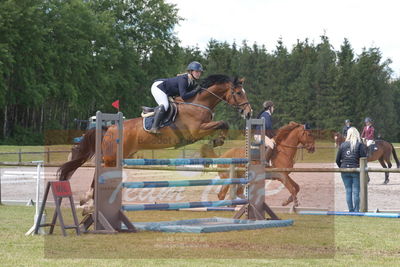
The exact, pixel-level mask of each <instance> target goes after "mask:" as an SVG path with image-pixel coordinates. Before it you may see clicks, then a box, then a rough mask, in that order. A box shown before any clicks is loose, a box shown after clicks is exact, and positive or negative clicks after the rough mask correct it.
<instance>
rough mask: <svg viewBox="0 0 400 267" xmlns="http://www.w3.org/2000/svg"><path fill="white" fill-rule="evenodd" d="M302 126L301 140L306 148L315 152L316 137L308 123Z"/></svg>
mask: <svg viewBox="0 0 400 267" xmlns="http://www.w3.org/2000/svg"><path fill="white" fill-rule="evenodd" d="M301 126H302V127H299V129H300V133H299V135H300V137H299V142H300V143H301V144H302V145H303V146H304V147H305V149H306V150H307V151H308V152H309V153H313V152H314V151H315V138H314V136H313V134H312V132H311V130H310V129H309V128H308V127H307V125H306V124H305V125H301Z"/></svg>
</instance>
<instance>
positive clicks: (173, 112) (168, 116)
mask: <svg viewBox="0 0 400 267" xmlns="http://www.w3.org/2000/svg"><path fill="white" fill-rule="evenodd" d="M154 109H155V108H152V107H145V106H142V114H141V116H142V117H143V129H144V130H145V131H147V132H148V131H149V130H150V129H151V126H152V125H153V121H154ZM177 115H178V107H177V104H176V103H175V102H171V100H170V101H169V108H168V110H167V112H166V113H165V115H164V118H163V120H162V121H161V124H160V128H163V127H165V126H168V125H170V124H171V123H173V122H174V121H175V119H176V116H177Z"/></svg>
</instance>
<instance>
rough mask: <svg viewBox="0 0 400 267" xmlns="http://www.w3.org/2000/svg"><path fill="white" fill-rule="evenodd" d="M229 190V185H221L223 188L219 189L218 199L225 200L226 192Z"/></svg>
mask: <svg viewBox="0 0 400 267" xmlns="http://www.w3.org/2000/svg"><path fill="white" fill-rule="evenodd" d="M228 190H229V185H223V186H222V187H221V190H219V193H218V199H219V200H224V199H225V196H226V194H227V193H228Z"/></svg>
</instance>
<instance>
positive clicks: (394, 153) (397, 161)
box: [390, 144, 400, 168]
mask: <svg viewBox="0 0 400 267" xmlns="http://www.w3.org/2000/svg"><path fill="white" fill-rule="evenodd" d="M390 145H391V146H392V153H393V158H394V160H395V161H396V165H397V168H400V162H399V159H398V158H397V153H396V149H394V146H393V144H390Z"/></svg>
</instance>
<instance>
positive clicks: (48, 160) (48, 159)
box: [47, 148, 50, 163]
mask: <svg viewBox="0 0 400 267" xmlns="http://www.w3.org/2000/svg"><path fill="white" fill-rule="evenodd" d="M47 163H50V148H47Z"/></svg>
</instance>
